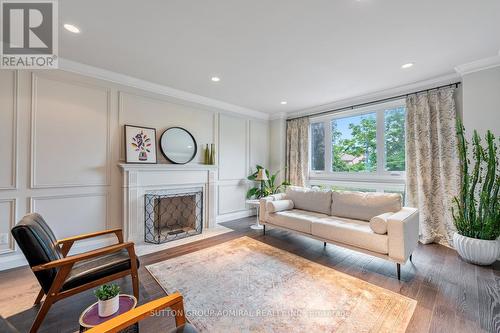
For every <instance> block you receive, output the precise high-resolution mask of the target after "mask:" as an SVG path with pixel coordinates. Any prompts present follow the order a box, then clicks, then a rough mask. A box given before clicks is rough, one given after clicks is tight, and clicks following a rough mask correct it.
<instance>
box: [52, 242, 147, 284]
mask: <svg viewBox="0 0 500 333" xmlns="http://www.w3.org/2000/svg"><path fill="white" fill-rule="evenodd" d="M137 268H139V259H137ZM127 269H130V257H129V255H128V251H127V250H126V249H123V250H121V251H119V252H115V253H110V254H107V255H104V256H100V257H97V258H92V259H87V260H82V261H79V262H77V263H75V265H74V266H73V268H72V269H71V272H70V273H69V275H68V277H67V278H66V281H65V282H64V284H63V287H62V290H68V289H71V288H75V287H78V286H81V285H83V284H86V283H88V282H92V281H95V280H97V279H100V278H103V277H106V276H110V275H112V274H115V273H119V272H123V271H125V270H127Z"/></svg>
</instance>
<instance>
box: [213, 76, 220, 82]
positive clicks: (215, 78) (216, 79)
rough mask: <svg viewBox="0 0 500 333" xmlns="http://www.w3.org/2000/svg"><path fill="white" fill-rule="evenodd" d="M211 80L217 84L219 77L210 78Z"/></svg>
mask: <svg viewBox="0 0 500 333" xmlns="http://www.w3.org/2000/svg"><path fill="white" fill-rule="evenodd" d="M211 80H212V81H214V82H219V81H220V77H218V76H212V78H211Z"/></svg>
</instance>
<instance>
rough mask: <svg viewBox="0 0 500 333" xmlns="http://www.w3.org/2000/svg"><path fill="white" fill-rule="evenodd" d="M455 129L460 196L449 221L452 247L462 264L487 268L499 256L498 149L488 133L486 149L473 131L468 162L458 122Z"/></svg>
mask: <svg viewBox="0 0 500 333" xmlns="http://www.w3.org/2000/svg"><path fill="white" fill-rule="evenodd" d="M457 127H458V133H457V134H458V138H459V154H460V162H461V167H462V188H461V191H460V195H459V196H458V197H455V198H454V202H455V209H453V219H454V222H455V227H456V228H457V232H456V233H455V234H454V236H453V246H454V247H455V249H456V250H457V252H458V254H459V255H460V256H461V257H462V258H463V259H464V260H465V261H467V262H470V263H473V264H478V265H491V264H492V263H494V262H495V261H496V260H497V259H498V258H499V256H500V240H499V239H498V237H499V236H500V202H499V186H500V174H499V169H498V164H499V156H498V147H497V144H496V141H495V136H494V135H493V133H491V131H487V133H486V147H483V146H482V145H481V138H480V137H479V135H478V134H477V131H474V134H473V135H472V158H469V156H468V142H467V140H466V139H465V136H464V127H463V125H462V123H461V122H459V123H458V126H457ZM471 160H472V161H471Z"/></svg>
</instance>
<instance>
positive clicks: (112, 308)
mask: <svg viewBox="0 0 500 333" xmlns="http://www.w3.org/2000/svg"><path fill="white" fill-rule="evenodd" d="M119 308H120V295H119V294H118V295H116V296H115V297H113V298H110V299H107V300H105V301H101V300H100V299H99V300H98V301H97V312H98V314H99V317H109V316H111V315H113V314H115V313H116V312H117V311H118V309H119Z"/></svg>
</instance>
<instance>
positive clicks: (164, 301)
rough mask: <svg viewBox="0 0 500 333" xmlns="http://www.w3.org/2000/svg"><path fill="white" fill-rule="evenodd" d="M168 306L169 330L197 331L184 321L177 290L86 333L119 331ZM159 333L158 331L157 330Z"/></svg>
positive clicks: (184, 317)
mask: <svg viewBox="0 0 500 333" xmlns="http://www.w3.org/2000/svg"><path fill="white" fill-rule="evenodd" d="M166 308H170V309H171V310H172V312H173V314H174V315H175V326H176V328H174V329H173V330H171V331H170V333H172V332H176V333H181V332H182V333H197V332H198V331H197V330H196V328H194V326H192V325H191V324H189V323H186V315H185V313H184V305H183V298H182V295H181V294H180V293H178V292H176V293H173V294H172V295H169V296H165V297H162V298H159V299H157V300H154V301H151V302H149V303H146V304H144V305H141V306H139V307H137V308H135V309H132V310H130V311H127V312H125V313H123V314H121V315H119V316H116V317H115V318H112V319H110V320H108V321H106V322H104V323H102V324H100V325H97V326H95V327H93V328H91V329H90V330H88V331H85V332H86V333H116V332H119V331H121V330H123V329H125V328H127V327H129V326H131V325H133V324H135V323H137V322H139V321H140V320H142V319H144V318H146V317H149V316H155V315H156V314H157V313H158V311H160V310H163V309H166ZM158 333H160V332H158Z"/></svg>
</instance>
